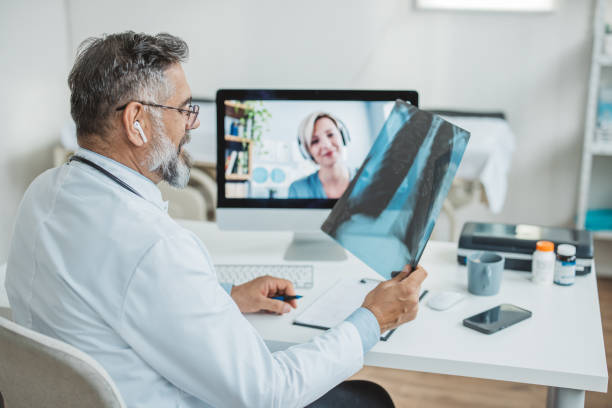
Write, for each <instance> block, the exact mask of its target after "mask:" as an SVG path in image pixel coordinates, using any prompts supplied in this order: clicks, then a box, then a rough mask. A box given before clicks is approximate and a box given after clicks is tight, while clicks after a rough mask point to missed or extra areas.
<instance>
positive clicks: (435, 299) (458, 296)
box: [427, 291, 465, 310]
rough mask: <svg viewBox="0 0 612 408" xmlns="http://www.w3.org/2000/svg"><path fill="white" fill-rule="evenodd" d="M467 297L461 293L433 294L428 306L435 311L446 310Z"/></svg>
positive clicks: (444, 292) (445, 292)
mask: <svg viewBox="0 0 612 408" xmlns="http://www.w3.org/2000/svg"><path fill="white" fill-rule="evenodd" d="M464 297H465V295H464V294H463V293H461V292H453V291H442V292H437V293H434V294H432V296H431V297H430V298H429V300H428V301H427V306H429V307H431V308H432V309H434V310H446V309H448V308H450V307H452V306H454V305H456V304H457V303H459V302H460V301H461V300H463V298H464Z"/></svg>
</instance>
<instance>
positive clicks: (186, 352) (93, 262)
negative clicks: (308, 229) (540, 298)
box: [7, 32, 426, 407]
mask: <svg viewBox="0 0 612 408" xmlns="http://www.w3.org/2000/svg"><path fill="white" fill-rule="evenodd" d="M186 57H187V45H186V44H185V42H184V41H182V40H180V39H179V38H177V37H174V36H171V35H168V34H159V35H156V36H149V35H144V34H136V33H133V32H125V33H121V34H115V35H109V36H106V37H103V38H94V39H90V40H88V41H87V42H85V43H84V44H83V45H82V47H81V50H80V52H79V54H78V57H77V59H76V62H75V64H74V67H73V69H72V71H71V73H70V77H69V80H68V83H69V85H70V90H71V113H72V117H73V118H74V121H75V122H76V125H77V134H78V142H79V146H80V149H79V150H78V151H77V152H76V154H75V156H73V159H72V160H71V161H70V162H69V163H67V164H65V165H63V166H60V167H58V168H55V169H51V170H48V171H46V172H45V173H43V174H42V175H40V176H39V177H37V178H36V180H34V182H33V183H32V185H31V186H30V187H29V188H28V190H27V192H26V194H25V196H24V198H23V201H22V203H21V206H20V209H19V214H18V216H17V221H16V225H15V231H14V235H13V240H12V244H11V249H10V254H9V260H8V268H7V291H8V294H9V299H10V302H11V307H12V310H13V314H14V318H15V320H16V321H17V322H18V323H20V324H22V325H24V326H27V327H30V328H32V329H34V330H37V331H39V332H42V333H45V334H47V335H50V336H53V337H56V338H58V339H61V340H63V341H66V342H68V343H70V344H72V345H74V346H76V347H78V348H79V349H81V350H83V351H85V352H87V353H89V354H90V355H92V356H93V357H94V358H95V359H97V360H98V361H99V362H100V363H101V364H102V365H103V366H104V367H105V368H106V370H107V371H108V372H109V373H110V375H111V377H112V378H113V379H114V380H115V382H116V383H117V386H118V388H119V390H120V391H121V394H122V395H123V397H124V399H125V400H126V402H127V405H128V406H130V407H170V406H180V407H207V406H218V407H240V406H254V407H294V406H303V405H306V404H309V403H311V402H312V401H314V400H316V399H317V398H319V397H320V396H321V395H323V394H325V393H326V392H327V391H329V390H330V389H332V388H333V387H334V386H335V385H336V384H338V383H340V382H341V381H343V380H344V379H346V378H347V377H349V376H350V375H352V374H353V373H355V372H356V371H357V370H359V369H360V368H361V367H362V365H363V356H364V354H365V353H366V352H367V351H368V350H369V349H370V348H371V347H372V346H373V345H374V344H375V343H376V342H377V341H378V338H379V335H380V331H381V330H387V329H390V328H392V327H396V326H397V325H399V324H401V323H403V322H406V321H409V320H412V319H414V317H415V316H416V313H417V305H418V299H417V297H418V293H419V287H420V284H421V282H422V281H423V279H424V278H425V275H426V273H425V271H424V270H422V269H420V268H418V269H417V270H416V271H414V273H412V275H410V276H409V277H407V278H406V279H403V278H405V277H406V276H407V275H408V272H404V273H402V274H401V275H400V276H398V277H397V278H396V279H394V280H391V281H388V282H385V283H383V284H381V285H379V286H378V287H377V288H376V289H374V290H373V291H372V292H371V293H370V294H369V295H368V296H367V298H366V300H365V302H364V305H363V306H364V307H362V308H360V309H358V310H357V311H355V313H354V314H353V315H351V316H350V317H349V318H348V319H347V320H346V321H345V322H343V323H341V324H340V325H339V326H337V327H335V328H333V329H331V330H329V331H327V332H325V333H323V334H321V335H319V336H317V337H316V338H314V339H313V340H312V341H311V342H309V343H307V344H301V345H298V346H295V347H292V348H290V349H288V350H284V351H278V352H275V353H271V352H270V351H269V350H268V349H267V347H266V345H265V344H264V342H263V340H262V339H261V337H260V336H259V335H258V334H257V332H256V331H255V330H254V329H253V327H252V326H251V325H250V324H249V323H248V321H247V320H246V319H245V318H244V316H243V315H242V313H245V312H254V311H259V310H268V311H273V312H276V313H285V312H288V311H289V306H288V305H287V304H286V303H284V302H281V301H278V300H272V299H270V298H269V297H270V296H272V295H274V294H290V295H291V294H294V291H293V287H292V285H291V283H290V282H288V281H285V280H282V279H276V278H271V277H264V278H259V279H256V280H254V281H251V282H249V283H246V284H244V285H241V286H236V287H234V288H225V289H224V288H222V287H221V286H220V285H219V284H218V283H217V279H216V276H215V271H214V267H213V265H212V262H211V259H210V256H209V255H208V253H207V251H206V248H205V247H204V245H203V244H202V242H201V241H200V240H199V239H198V238H197V237H196V236H195V235H194V234H192V233H191V232H189V231H187V230H185V229H183V228H181V227H180V226H179V225H178V224H177V223H175V222H174V221H173V220H172V219H171V218H170V217H169V216H168V214H167V204H166V203H165V202H164V201H163V200H162V198H161V194H160V191H159V189H158V188H157V186H156V183H158V182H159V181H161V180H165V181H167V182H168V183H170V184H171V185H174V186H176V187H183V186H185V185H186V184H187V181H188V179H189V168H190V165H191V163H190V158H189V156H188V154H187V153H186V152H185V150H184V149H183V146H184V144H185V143H187V142H188V141H189V130H190V129H193V128H196V127H197V126H198V125H199V121H198V119H197V116H198V107H197V106H194V105H192V104H191V91H190V89H189V85H188V84H187V81H186V78H185V74H184V72H183V68H182V66H181V62H183V61H184V60H185V59H186ZM402 279H403V280H402ZM291 306H292V307H296V304H295V303H293V304H291Z"/></svg>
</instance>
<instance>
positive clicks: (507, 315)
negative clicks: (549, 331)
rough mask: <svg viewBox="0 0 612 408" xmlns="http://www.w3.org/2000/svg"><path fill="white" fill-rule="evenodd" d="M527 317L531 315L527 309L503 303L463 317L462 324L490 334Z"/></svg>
mask: <svg viewBox="0 0 612 408" xmlns="http://www.w3.org/2000/svg"><path fill="white" fill-rule="evenodd" d="M529 317H531V312H530V311H529V310H525V309H521V308H520V307H518V306H514V305H511V304H508V303H505V304H502V305H499V306H495V307H494V308H492V309H489V310H485V311H484V312H481V313H478V314H475V315H474V316H471V317H468V318H467V319H464V320H463V325H464V326H466V327H469V328H471V329H474V330H478V331H479V332H482V333H486V334H491V333H495V332H496V331H499V330H501V329H503V328H506V327H508V326H511V325H513V324H515V323H518V322H520V321H521V320H525V319H527V318H529Z"/></svg>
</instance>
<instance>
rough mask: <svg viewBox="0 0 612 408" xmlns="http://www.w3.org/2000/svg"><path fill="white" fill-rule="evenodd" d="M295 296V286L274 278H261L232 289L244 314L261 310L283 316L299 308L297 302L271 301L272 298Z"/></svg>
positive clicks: (235, 299) (234, 297)
mask: <svg viewBox="0 0 612 408" xmlns="http://www.w3.org/2000/svg"><path fill="white" fill-rule="evenodd" d="M282 295H286V296H295V290H294V289H293V284H292V283H291V282H290V281H288V280H286V279H280V278H274V277H272V276H260V277H259V278H256V279H253V280H252V281H250V282H247V283H243V284H242V285H238V286H234V287H233V288H232V292H231V296H232V299H234V302H236V304H237V305H238V308H239V309H240V311H241V312H242V313H255V312H259V311H261V310H264V311H267V312H272V313H277V314H283V313H288V312H289V311H291V307H293V308H294V309H295V308H296V307H297V301H295V300H291V301H289V302H283V301H282V300H276V299H270V297H272V296H282Z"/></svg>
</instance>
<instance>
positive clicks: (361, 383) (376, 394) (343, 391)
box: [306, 380, 395, 408]
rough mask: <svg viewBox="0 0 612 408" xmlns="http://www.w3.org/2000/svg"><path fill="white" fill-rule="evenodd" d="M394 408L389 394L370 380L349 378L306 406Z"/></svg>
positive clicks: (323, 407)
mask: <svg viewBox="0 0 612 408" xmlns="http://www.w3.org/2000/svg"><path fill="white" fill-rule="evenodd" d="M335 407H351V408H394V407H395V405H394V404H393V400H392V399H391V396H390V395H389V393H388V392H387V390H385V389H384V388H383V387H381V386H380V385H378V384H376V383H373V382H372V381H365V380H349V381H344V382H342V383H340V384H338V385H337V386H336V387H334V388H332V389H331V390H330V391H329V392H328V393H327V394H325V395H323V396H322V397H321V398H319V399H318V400H316V401H315V402H313V403H312V404H310V405H308V406H307V407H306V408H335Z"/></svg>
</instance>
